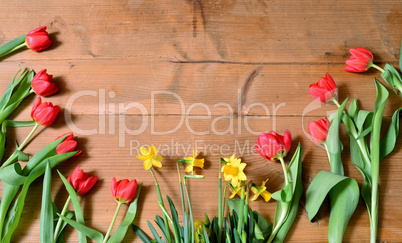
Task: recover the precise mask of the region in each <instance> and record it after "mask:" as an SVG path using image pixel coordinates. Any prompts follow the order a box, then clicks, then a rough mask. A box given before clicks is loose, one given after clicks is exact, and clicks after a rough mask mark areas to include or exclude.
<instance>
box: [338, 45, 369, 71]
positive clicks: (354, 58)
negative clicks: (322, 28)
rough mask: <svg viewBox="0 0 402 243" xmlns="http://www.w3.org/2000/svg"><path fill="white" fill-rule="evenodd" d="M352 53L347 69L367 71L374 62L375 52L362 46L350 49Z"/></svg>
mask: <svg viewBox="0 0 402 243" xmlns="http://www.w3.org/2000/svg"><path fill="white" fill-rule="evenodd" d="M349 51H350V54H352V55H351V56H350V58H349V60H347V61H346V65H347V66H346V67H345V68H344V70H345V71H348V72H353V73H360V72H365V71H367V69H369V68H370V67H371V65H372V64H373V54H372V53H371V52H370V51H369V50H367V49H365V48H362V47H357V48H355V49H350V50H349Z"/></svg>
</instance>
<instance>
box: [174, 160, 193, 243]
mask: <svg viewBox="0 0 402 243" xmlns="http://www.w3.org/2000/svg"><path fill="white" fill-rule="evenodd" d="M176 165H177V173H178V174H179V184H180V196H181V207H182V208H183V217H185V218H187V212H186V205H185V202H184V192H183V183H182V180H181V173H180V166H179V162H177V163H176ZM190 227H191V226H190ZM190 227H188V229H190ZM188 235H190V232H188ZM187 240H188V239H185V241H187Z"/></svg>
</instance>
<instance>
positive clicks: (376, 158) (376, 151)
mask: <svg viewBox="0 0 402 243" xmlns="http://www.w3.org/2000/svg"><path fill="white" fill-rule="evenodd" d="M381 119H382V117H381V116H379V117H377V116H376V117H375V119H374V124H377V123H381ZM376 127H377V126H375V125H374V129H373V134H372V141H373V143H372V150H371V155H372V157H371V162H372V164H371V181H372V185H371V209H370V210H371V221H372V224H371V234H370V235H371V237H370V242H371V243H375V242H376V239H377V224H378V179H379V172H380V142H379V141H380V129H375V128H376Z"/></svg>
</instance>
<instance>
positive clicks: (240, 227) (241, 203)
mask: <svg viewBox="0 0 402 243" xmlns="http://www.w3.org/2000/svg"><path fill="white" fill-rule="evenodd" d="M244 194H245V188H244V181H242V182H241V200H240V209H239V210H240V211H239V222H238V223H237V233H239V236H241V231H242V226H243V220H244V215H243V211H244Z"/></svg>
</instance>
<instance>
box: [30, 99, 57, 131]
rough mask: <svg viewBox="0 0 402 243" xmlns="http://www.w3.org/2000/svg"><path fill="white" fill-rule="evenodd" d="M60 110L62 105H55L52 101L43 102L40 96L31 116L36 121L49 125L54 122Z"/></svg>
mask: <svg viewBox="0 0 402 243" xmlns="http://www.w3.org/2000/svg"><path fill="white" fill-rule="evenodd" d="M59 111H60V106H57V105H55V106H53V104H52V103H51V102H44V103H42V99H41V98H40V97H38V98H37V99H36V101H35V103H34V105H33V107H32V111H31V117H32V119H34V120H35V122H37V123H39V124H41V125H42V126H45V127H47V126H50V125H52V124H53V122H54V120H56V117H57V115H58V114H59Z"/></svg>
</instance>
